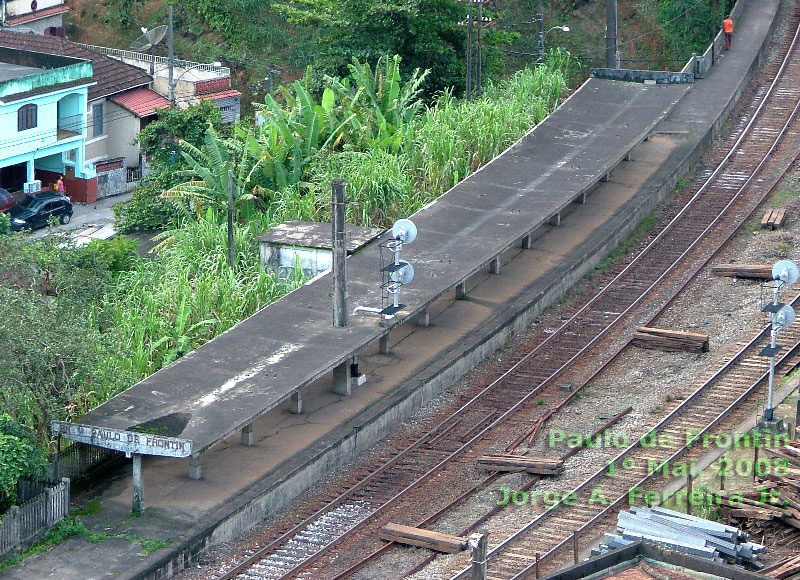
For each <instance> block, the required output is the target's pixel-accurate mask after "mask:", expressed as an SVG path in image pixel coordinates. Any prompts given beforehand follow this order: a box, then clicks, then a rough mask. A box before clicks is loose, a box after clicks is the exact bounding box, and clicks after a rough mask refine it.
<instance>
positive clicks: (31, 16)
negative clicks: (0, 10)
mask: <svg viewBox="0 0 800 580" xmlns="http://www.w3.org/2000/svg"><path fill="white" fill-rule="evenodd" d="M64 12H69V8H68V7H67V6H64V5H61V6H51V7H50V8H42V9H41V10H36V11H35V12H29V13H27V14H22V15H21V16H11V17H9V18H6V26H16V25H18V24H24V23H26V22H33V21H34V20H40V19H41V18H47V17H48V16H55V15H56V14H63V13H64Z"/></svg>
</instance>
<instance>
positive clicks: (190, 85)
mask: <svg viewBox="0 0 800 580" xmlns="http://www.w3.org/2000/svg"><path fill="white" fill-rule="evenodd" d="M81 46H84V47H85V48H88V49H90V50H92V51H94V52H97V53H100V54H104V55H106V56H109V57H111V58H114V59H117V60H120V61H122V62H124V63H126V64H129V65H131V66H135V67H136V68H139V69H141V70H143V71H147V72H148V73H150V72H151V71H152V75H153V90H155V91H156V92H157V93H158V94H160V95H161V96H163V97H165V98H169V96H170V86H169V85H170V83H169V59H167V58H166V57H163V56H157V55H153V54H148V53H145V52H135V51H132V50H120V49H117V48H107V47H104V46H93V45H88V44H84V45H81ZM172 84H173V87H172V89H173V90H172V93H173V95H174V97H173V98H174V101H175V104H176V105H177V106H178V107H181V108H182V109H185V108H187V107H188V106H189V105H196V104H197V103H199V102H200V101H201V100H206V101H211V102H212V103H213V104H214V106H215V107H217V108H218V109H219V110H220V111H221V112H222V120H223V122H225V123H232V122H233V121H234V120H236V117H237V116H238V115H239V110H240V103H241V93H240V92H239V91H237V90H235V89H232V88H231V69H230V68H228V67H226V66H221V65H220V64H219V63H202V62H191V61H188V60H181V59H177V58H176V59H173V63H172Z"/></svg>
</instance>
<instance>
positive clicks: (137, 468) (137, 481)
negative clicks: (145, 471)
mask: <svg viewBox="0 0 800 580" xmlns="http://www.w3.org/2000/svg"><path fill="white" fill-rule="evenodd" d="M131 511H132V512H133V513H135V514H137V515H138V514H141V513H142V512H143V511H144V482H143V481H142V456H141V455H139V454H138V453H134V454H133V505H132V506H131Z"/></svg>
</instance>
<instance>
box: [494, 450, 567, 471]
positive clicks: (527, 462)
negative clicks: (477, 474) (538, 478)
mask: <svg viewBox="0 0 800 580" xmlns="http://www.w3.org/2000/svg"><path fill="white" fill-rule="evenodd" d="M478 467H479V468H480V469H486V470H487V471H503V472H519V471H527V472H528V473H535V474H537V475H558V474H559V473H561V472H562V471H564V461H563V460H562V459H549V458H547V457H526V456H524V455H482V456H481V457H478Z"/></svg>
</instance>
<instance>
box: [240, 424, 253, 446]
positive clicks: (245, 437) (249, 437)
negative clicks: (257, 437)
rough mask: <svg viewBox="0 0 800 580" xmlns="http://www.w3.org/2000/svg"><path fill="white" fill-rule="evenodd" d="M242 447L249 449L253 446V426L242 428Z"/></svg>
mask: <svg viewBox="0 0 800 580" xmlns="http://www.w3.org/2000/svg"><path fill="white" fill-rule="evenodd" d="M242 445H246V446H247V447H250V446H252V445H253V424H252V423H250V424H249V425H245V426H244V427H242Z"/></svg>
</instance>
